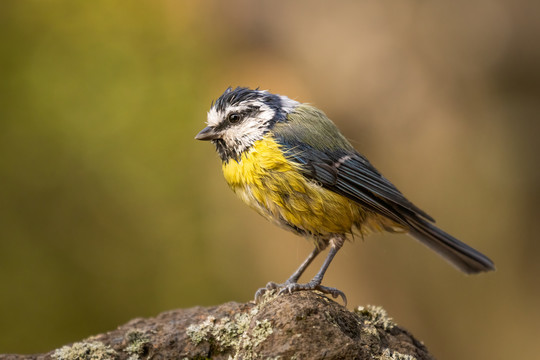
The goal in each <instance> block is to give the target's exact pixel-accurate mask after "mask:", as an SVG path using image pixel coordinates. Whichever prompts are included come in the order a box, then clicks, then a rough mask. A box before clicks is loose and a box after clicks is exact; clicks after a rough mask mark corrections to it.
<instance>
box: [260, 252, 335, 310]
mask: <svg viewBox="0 0 540 360" xmlns="http://www.w3.org/2000/svg"><path fill="white" fill-rule="evenodd" d="M325 247H326V246H325V245H324V246H322V247H321V246H315V249H313V251H312V252H311V253H310V254H309V255H308V257H307V258H306V260H304V262H303V263H302V264H301V265H300V266H299V267H298V269H296V271H295V272H294V273H293V274H292V275H291V277H289V278H288V279H287V281H285V283H284V284H277V283H275V282H272V281H271V282H269V283H268V284H266V286H265V287H263V288H260V289H259V290H257V292H256V293H255V301H256V302H259V299H260V298H261V296H262V295H264V293H266V292H267V291H268V290H275V289H282V288H284V287H286V286H288V285H289V284H296V282H297V281H298V279H300V276H302V274H303V273H304V271H306V269H307V267H308V266H309V264H311V262H312V261H313V259H315V258H316V257H317V255H319V254H320V252H321V251H322V250H324V248H325Z"/></svg>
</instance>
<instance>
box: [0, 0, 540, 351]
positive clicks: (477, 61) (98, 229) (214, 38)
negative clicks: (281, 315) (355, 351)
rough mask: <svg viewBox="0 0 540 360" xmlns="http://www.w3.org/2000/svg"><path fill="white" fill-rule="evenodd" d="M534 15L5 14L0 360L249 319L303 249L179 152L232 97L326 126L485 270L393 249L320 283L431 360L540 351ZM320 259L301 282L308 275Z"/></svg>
mask: <svg viewBox="0 0 540 360" xmlns="http://www.w3.org/2000/svg"><path fill="white" fill-rule="evenodd" d="M538 4H539V3H538V2H537V1H534V0H530V1H528V0H520V1H510V0H489V1H488V0H480V1H473V2H470V1H464V0H459V1H453V2H449V1H447V2H443V1H434V2H426V1H413V0H408V1H401V2H381V1H363V2H358V1H333V2H323V1H307V0H304V1H297V2H285V1H250V0H244V1H227V2H225V1H223V2H222V1H218V0H216V1H195V0H194V1H180V0H170V1H146V2H136V3H133V2H130V3H125V2H115V1H106V0H100V1H92V2H71V1H37V0H36V1H16V0H11V1H9V0H8V1H2V2H1V3H0V30H1V31H0V33H1V37H2V40H1V42H0V79H1V80H0V94H1V96H0V182H1V190H0V284H1V293H0V353H11V352H16V353H30V352H41V351H47V350H50V349H52V348H54V347H58V346H60V345H63V344H66V343H69V342H72V341H76V340H78V339H81V338H83V337H86V336H88V335H91V334H95V333H98V332H103V331H107V330H110V329H113V328H115V327H116V326H117V325H120V324H122V323H124V322H126V321H128V320H129V319H131V318H134V317H138V316H153V315H156V314H158V313H159V312H161V311H165V310H169V309H174V308H180V307H191V306H195V305H211V304H218V303H222V302H225V301H231V300H234V301H241V302H244V301H248V300H250V299H252V297H253V294H254V292H255V290H256V289H257V288H258V287H260V286H263V285H264V284H265V283H266V282H267V281H269V280H275V281H282V280H284V279H286V278H287V277H288V276H289V275H290V273H291V272H292V271H293V270H294V269H295V268H296V266H297V265H298V264H299V263H300V262H301V261H302V260H303V259H304V257H305V256H306V255H307V253H308V252H309V251H310V250H311V244H310V243H309V242H307V241H305V240H304V239H301V238H298V237H296V236H294V235H292V234H289V233H287V232H285V231H283V230H281V229H279V228H276V227H274V226H273V225H271V224H270V223H267V222H266V221H265V220H264V219H262V218H261V217H259V216H258V215H257V214H255V212H253V211H251V210H250V209H249V208H247V207H246V206H244V205H243V204H242V203H241V202H240V201H239V200H238V199H236V198H235V196H234V194H233V193H232V192H231V191H229V189H228V188H227V185H226V184H225V181H224V180H223V179H222V175H221V170H220V163H219V160H218V157H217V155H216V154H215V152H214V149H213V148H212V146H211V145H210V144H208V143H202V142H197V141H195V140H194V139H193V137H194V135H195V134H196V133H197V132H198V131H199V130H200V129H201V128H202V127H203V126H204V121H205V117H206V111H207V110H208V108H209V106H210V102H211V100H212V99H215V98H217V97H218V96H219V95H220V94H221V93H222V91H223V90H224V89H225V88H226V87H227V86H229V85H233V86H236V85H244V86H250V87H257V86H260V87H261V88H263V89H270V90H271V91H273V92H277V93H281V94H286V95H288V96H289V97H291V98H294V99H297V100H299V101H303V102H311V103H313V104H315V105H316V106H318V107H320V108H321V109H324V110H325V111H326V113H327V114H328V115H329V116H330V117H331V118H332V119H333V120H334V121H335V122H336V123H337V124H338V126H339V127H340V128H341V130H342V131H343V132H344V133H345V134H346V136H347V137H348V138H349V139H351V141H352V142H353V143H354V144H355V146H356V147H357V149H358V150H360V151H361V152H363V153H364V154H365V155H367V156H368V158H370V159H371V161H372V162H373V163H374V164H375V165H376V166H377V167H378V168H379V170H381V171H382V172H383V173H384V174H385V175H386V176H387V177H388V178H389V179H391V180H392V181H393V182H394V183H395V184H397V185H398V187H399V188H400V190H402V192H404V193H405V194H406V196H407V197H409V198H410V199H411V200H413V201H414V202H415V203H416V204H417V205H419V206H420V207H421V208H423V209H425V210H426V211H427V212H428V213H430V214H431V215H432V216H434V217H435V218H436V219H438V224H439V225H440V226H441V227H442V228H444V229H446V230H447V231H448V232H450V233H452V234H454V235H455V236H456V237H458V238H460V239H462V240H464V241H465V242H467V243H469V244H470V245H472V246H474V247H476V248H478V249H480V250H481V251H483V252H485V253H486V254H488V255H489V256H490V257H492V258H493V260H494V261H495V263H496V265H497V272H495V273H490V274H484V275H481V276H474V277H466V276H463V275H462V274H461V273H459V272H458V271H456V270H454V269H453V268H452V267H450V266H448V265H447V264H446V263H445V262H444V261H442V260H441V259H440V258H439V257H438V256H436V255H434V254H433V253H432V252H431V251H429V250H427V249H426V248H424V247H422V246H421V245H419V244H418V243H416V242H415V241H413V240H411V239H410V238H408V237H407V236H404V235H376V236H372V237H370V238H368V239H366V240H365V241H362V240H360V239H358V240H357V241H356V243H355V244H346V246H345V247H344V249H343V250H342V252H341V253H340V254H338V256H337V258H336V261H335V262H334V263H333V264H332V266H331V267H330V270H329V273H328V274H327V276H326V278H325V283H326V284H327V285H332V286H336V287H338V288H340V289H342V290H344V291H345V292H346V293H347V295H348V297H349V308H352V307H354V306H356V305H366V304H377V305H382V306H384V307H385V308H386V309H387V310H388V312H389V313H390V314H391V316H393V317H394V318H395V320H396V321H397V322H398V323H399V324H401V325H402V326H404V327H406V328H408V329H409V330H410V331H412V332H413V333H414V334H415V335H416V336H417V337H418V338H420V339H421V340H423V341H424V342H425V343H426V345H427V346H428V348H429V349H430V350H431V352H432V353H433V354H434V355H435V356H436V357H437V358H439V359H488V358H489V359H510V358H512V359H517V358H533V357H534V356H537V354H538V352H539V351H540V345H539V343H538V336H539V334H540V326H539V322H540V312H539V311H538V306H539V304H540V289H539V281H538V278H539V275H540V261H538V258H539V253H540V242H539V236H538V233H537V226H536V225H537V222H538V220H539V215H540V211H539V206H540V205H539V204H540V192H539V189H540V187H539V181H540V171H539V161H538V157H539V156H538V154H540V141H539V140H538V138H539V135H540V132H539V130H540V126H539V122H540V116H539V115H540V47H539V46H538V38H539V36H540V22H539V21H538V14H539V13H540V6H539V5H538ZM319 265H320V262H318V263H317V264H315V265H314V266H313V269H311V272H310V273H309V274H308V276H306V278H308V277H309V276H312V275H313V273H314V272H315V270H316V268H317V267H318V266H319Z"/></svg>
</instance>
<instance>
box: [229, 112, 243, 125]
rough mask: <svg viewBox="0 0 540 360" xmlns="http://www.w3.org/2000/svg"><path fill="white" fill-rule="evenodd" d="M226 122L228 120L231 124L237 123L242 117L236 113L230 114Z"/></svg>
mask: <svg viewBox="0 0 540 360" xmlns="http://www.w3.org/2000/svg"><path fill="white" fill-rule="evenodd" d="M227 120H229V122H230V123H231V124H235V123H237V122H239V121H240V120H242V116H240V114H238V113H232V114H229V116H227Z"/></svg>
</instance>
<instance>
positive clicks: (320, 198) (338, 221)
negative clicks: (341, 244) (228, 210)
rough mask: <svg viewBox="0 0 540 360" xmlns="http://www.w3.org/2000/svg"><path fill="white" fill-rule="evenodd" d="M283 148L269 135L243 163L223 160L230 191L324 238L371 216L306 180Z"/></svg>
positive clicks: (278, 219) (269, 214)
mask: <svg viewBox="0 0 540 360" xmlns="http://www.w3.org/2000/svg"><path fill="white" fill-rule="evenodd" d="M279 147H280V146H279V145H278V144H277V143H276V142H275V141H273V139H272V138H271V137H270V136H267V137H265V138H263V139H262V140H259V141H257V142H255V144H254V145H253V147H252V148H251V149H250V150H248V151H247V152H246V153H244V154H243V155H242V156H241V158H240V160H239V161H236V160H233V159H231V160H229V161H228V162H227V163H224V164H223V174H224V176H225V179H226V180H227V182H228V184H229V186H230V187H231V188H232V190H233V191H234V192H235V193H236V194H237V195H238V196H239V197H240V198H241V199H242V200H243V201H244V202H245V203H246V204H248V205H249V206H251V207H252V208H254V209H255V210H256V211H257V212H259V213H260V214H261V215H263V216H264V217H266V218H268V219H269V220H271V221H273V222H275V223H277V224H279V225H283V226H286V227H289V228H290V227H293V228H297V229H300V230H302V232H305V233H307V234H308V235H314V236H318V237H320V236H323V237H325V236H330V235H332V234H345V233H350V232H351V231H352V229H353V228H354V227H357V228H360V225H362V223H363V222H364V221H365V220H366V217H367V215H368V214H367V213H366V212H365V211H363V209H362V208H361V206H360V205H358V204H357V203H355V202H353V201H351V200H349V199H347V198H345V197H343V196H341V195H338V194H336V193H335V192H333V191H330V190H327V189H325V188H323V187H322V186H321V185H319V184H317V183H316V182H314V181H311V180H308V179H306V178H305V177H304V176H303V175H302V174H301V173H300V171H299V169H298V165H296V164H295V163H292V162H290V161H287V159H286V158H285V157H284V156H283V153H282V151H281V150H280V148H279ZM293 230H294V229H293Z"/></svg>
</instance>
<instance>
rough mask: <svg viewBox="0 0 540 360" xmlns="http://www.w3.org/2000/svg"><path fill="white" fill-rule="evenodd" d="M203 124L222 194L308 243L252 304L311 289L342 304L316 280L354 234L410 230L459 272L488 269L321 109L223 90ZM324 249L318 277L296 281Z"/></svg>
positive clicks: (482, 257) (275, 97)
mask: <svg viewBox="0 0 540 360" xmlns="http://www.w3.org/2000/svg"><path fill="white" fill-rule="evenodd" d="M207 125H208V126H207V127H205V128H204V129H203V130H202V131H201V132H199V133H198V134H197V136H196V137H195V139H197V140H209V141H211V142H212V143H213V144H214V145H215V147H216V150H217V152H218V154H219V156H220V158H221V161H222V168H223V175H224V176H225V180H226V181H227V183H228V184H229V186H230V188H231V189H232V190H233V191H234V192H235V193H236V194H237V195H238V196H239V197H240V199H242V200H243V201H244V202H245V203H246V204H247V205H249V206H250V207H252V208H253V209H255V210H256V211H257V212H258V213H259V214H261V215H262V216H264V217H265V218H267V219H268V220H270V221H272V222H273V223H275V224H277V225H279V226H281V227H283V228H285V229H287V230H290V231H292V232H294V233H296V234H298V235H301V236H304V237H307V238H310V239H312V240H313V242H314V245H315V248H314V250H313V251H312V252H311V253H310V254H309V256H308V257H307V258H306V259H305V260H304V262H303V263H302V264H301V265H300V267H299V268H298V269H297V270H296V271H295V272H294V273H293V274H292V275H291V277H290V278H289V279H288V280H287V281H285V283H282V284H278V283H274V282H269V283H268V284H267V285H266V287H264V288H261V289H259V290H258V291H257V292H256V294H255V300H256V301H257V300H259V299H260V298H261V296H262V295H263V294H264V293H265V292H267V291H270V290H279V294H284V293H292V292H295V291H301V290H317V291H320V292H322V293H325V294H329V295H331V296H333V297H334V298H337V297H338V296H341V297H342V298H343V301H344V303H345V304H346V302H347V298H346V296H345V294H344V293H343V292H342V291H340V290H338V289H336V288H331V287H327V286H323V285H321V282H322V280H323V277H324V274H325V272H326V270H327V269H328V266H329V265H330V263H331V262H332V259H333V258H334V256H335V255H336V253H337V252H338V251H339V249H340V248H341V247H342V246H343V244H344V242H345V240H346V239H347V237H348V235H354V234H355V233H356V234H360V235H361V236H365V235H368V234H369V233H372V232H380V231H389V232H403V233H408V234H409V235H411V236H412V237H414V238H415V239H417V240H419V241H420V242H421V243H423V244H424V245H426V246H428V247H429V248H431V249H433V250H435V251H436V252H437V253H438V254H440V255H441V256H442V257H444V258H445V259H446V260H447V261H449V262H450V263H451V264H452V265H454V266H455V267H456V268H458V269H459V270H461V271H463V272H465V273H467V274H474V273H479V272H483V271H490V270H494V269H495V267H494V265H493V262H492V261H491V260H490V259H489V258H488V257H486V256H485V255H483V254H482V253H480V252H478V251H477V250H475V249H473V248H471V247H470V246H468V245H466V244H464V243H463V242H461V241H459V240H457V239H456V238H454V237H453V236H451V235H449V234H447V233H446V232H444V231H442V230H441V229H439V228H438V227H436V226H435V225H434V224H433V223H434V222H435V220H434V219H433V218H432V217H431V216H429V215H428V214H427V213H425V212H424V211H422V210H421V209H419V208H418V207H417V206H415V205H414V204H413V203H411V202H410V201H409V200H407V199H406V198H405V196H403V194H402V193H401V192H400V191H399V190H398V189H397V188H396V187H395V186H394V185H393V184H392V183H391V182H390V181H388V180H387V179H386V178H385V177H384V176H382V175H381V174H380V173H379V171H377V169H375V167H374V166H373V165H371V163H370V162H369V161H368V160H367V159H366V158H365V157H364V156H363V155H361V154H360V153H359V152H357V151H356V150H355V149H354V148H353V146H352V145H351V144H350V143H349V141H347V139H345V137H344V136H343V135H342V134H341V133H340V132H339V130H338V129H337V127H336V126H335V125H334V123H333V122H332V121H331V120H330V119H329V118H328V117H327V116H326V115H325V114H324V113H323V112H322V111H321V110H319V109H317V108H315V107H313V106H311V105H309V104H305V103H299V102H297V101H295V100H292V99H290V98H288V97H286V96H283V95H276V94H272V93H270V92H268V91H262V90H259V89H255V90H252V89H249V88H245V87H237V88H236V89H233V88H231V87H229V88H228V89H227V90H225V92H224V93H223V95H221V96H220V97H219V98H218V99H217V101H216V102H215V103H212V105H211V108H210V111H209V112H208V121H207ZM327 247H329V248H330V249H329V251H328V255H327V257H326V259H325V261H324V263H323V265H322V266H321V268H320V270H319V272H318V273H317V274H316V275H315V276H314V277H313V279H312V280H311V281H309V282H308V283H305V284H301V283H298V280H299V278H300V276H301V275H302V273H303V272H304V271H305V270H306V268H307V267H308V266H309V264H310V263H311V262H312V261H313V259H315V257H316V256H317V255H318V254H319V253H320V252H321V251H323V250H324V249H326V248H327Z"/></svg>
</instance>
